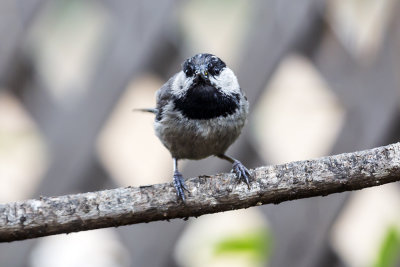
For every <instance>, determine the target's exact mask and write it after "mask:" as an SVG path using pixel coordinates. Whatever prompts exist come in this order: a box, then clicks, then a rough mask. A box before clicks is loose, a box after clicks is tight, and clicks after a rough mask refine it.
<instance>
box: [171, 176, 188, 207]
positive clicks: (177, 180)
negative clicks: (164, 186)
mask: <svg viewBox="0 0 400 267" xmlns="http://www.w3.org/2000/svg"><path fill="white" fill-rule="evenodd" d="M174 186H175V189H176V194H177V195H178V198H180V199H181V200H182V201H185V193H184V191H183V190H186V191H187V192H189V190H188V189H187V187H186V185H185V180H184V179H183V176H182V174H181V173H180V172H178V171H175V172H174Z"/></svg>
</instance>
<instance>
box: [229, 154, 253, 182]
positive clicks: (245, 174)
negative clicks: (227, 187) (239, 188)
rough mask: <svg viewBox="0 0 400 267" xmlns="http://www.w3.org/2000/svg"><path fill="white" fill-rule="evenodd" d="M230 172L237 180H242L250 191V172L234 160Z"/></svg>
mask: <svg viewBox="0 0 400 267" xmlns="http://www.w3.org/2000/svg"><path fill="white" fill-rule="evenodd" d="M232 167H233V169H232V172H234V173H235V174H236V176H237V178H238V179H239V180H242V181H243V182H245V183H246V184H247V187H248V188H249V189H250V181H249V180H250V177H251V175H250V172H249V170H248V169H247V168H246V167H245V166H244V165H243V164H242V163H241V162H240V161H238V160H234V161H233V164H232Z"/></svg>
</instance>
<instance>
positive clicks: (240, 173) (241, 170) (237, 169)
mask: <svg viewBox="0 0 400 267" xmlns="http://www.w3.org/2000/svg"><path fill="white" fill-rule="evenodd" d="M217 157H219V158H220V159H224V160H227V161H229V162H230V163H232V172H234V173H235V174H236V176H237V178H238V179H239V180H243V182H245V183H246V184H247V187H248V188H249V189H250V182H249V179H250V177H251V175H250V172H249V170H248V169H247V168H246V167H245V166H244V165H243V164H242V163H241V162H240V161H238V160H237V159H234V158H232V157H229V156H227V155H225V154H220V155H217Z"/></svg>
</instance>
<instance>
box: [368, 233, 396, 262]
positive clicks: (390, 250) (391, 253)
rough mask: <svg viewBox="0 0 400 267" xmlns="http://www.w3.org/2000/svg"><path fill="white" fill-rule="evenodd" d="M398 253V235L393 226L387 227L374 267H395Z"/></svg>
mask: <svg viewBox="0 0 400 267" xmlns="http://www.w3.org/2000/svg"><path fill="white" fill-rule="evenodd" d="M399 252H400V233H399V231H398V230H397V228H396V227H395V226H391V227H389V229H388V230H387V232H386V235H385V238H384V239H383V242H382V244H381V247H380V249H379V254H378V258H377V260H376V262H375V264H374V267H392V266H396V263H397V261H398V260H399Z"/></svg>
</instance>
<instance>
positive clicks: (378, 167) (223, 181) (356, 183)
mask: <svg viewBox="0 0 400 267" xmlns="http://www.w3.org/2000/svg"><path fill="white" fill-rule="evenodd" d="M252 174H253V176H254V177H255V180H254V181H253V182H252V184H251V188H250V190H249V189H248V188H247V186H246V185H245V184H244V183H240V184H238V183H236V182H235V181H234V180H235V177H234V175H233V174H218V175H215V176H200V177H196V178H192V179H189V180H188V181H187V183H186V184H187V186H188V188H189V190H190V194H188V197H187V200H186V202H185V203H182V202H180V201H177V197H176V195H175V189H174V187H173V185H172V184H171V183H165V184H156V185H150V186H141V187H126V188H117V189H112V190H105V191H99V192H90V193H84V194H76V195H67V196H60V197H42V198H40V199H33V200H27V201H20V202H14V203H8V204H2V205H0V242H10V241H15V240H22V239H29V238H35V237H40V236H47V235H54V234H60V233H70V232H77V231H84V230H89V229H97V228H104V227H111V226H120V225H127V224H135V223H142V222H151V221H157V220H169V219H174V218H187V217H191V216H195V217H197V216H200V215H203V214H208V213H215V212H221V211H227V210H233V209H241V208H248V207H251V206H259V205H264V204H269V203H274V204H277V203H280V202H282V201H287V200H293V199H299V198H307V197H313V196H326V195H328V194H332V193H339V192H343V191H350V190H356V189H362V188H366V187H371V186H377V185H381V184H385V183H390V182H395V181H399V180H400V143H395V144H392V145H388V146H384V147H378V148H374V149H370V150H365V151H361V152H354V153H347V154H340V155H335V156H330V157H323V158H319V159H314V160H305V161H297V162H290V163H287V164H282V165H275V166H266V167H260V168H257V169H255V170H253V171H252Z"/></svg>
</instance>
